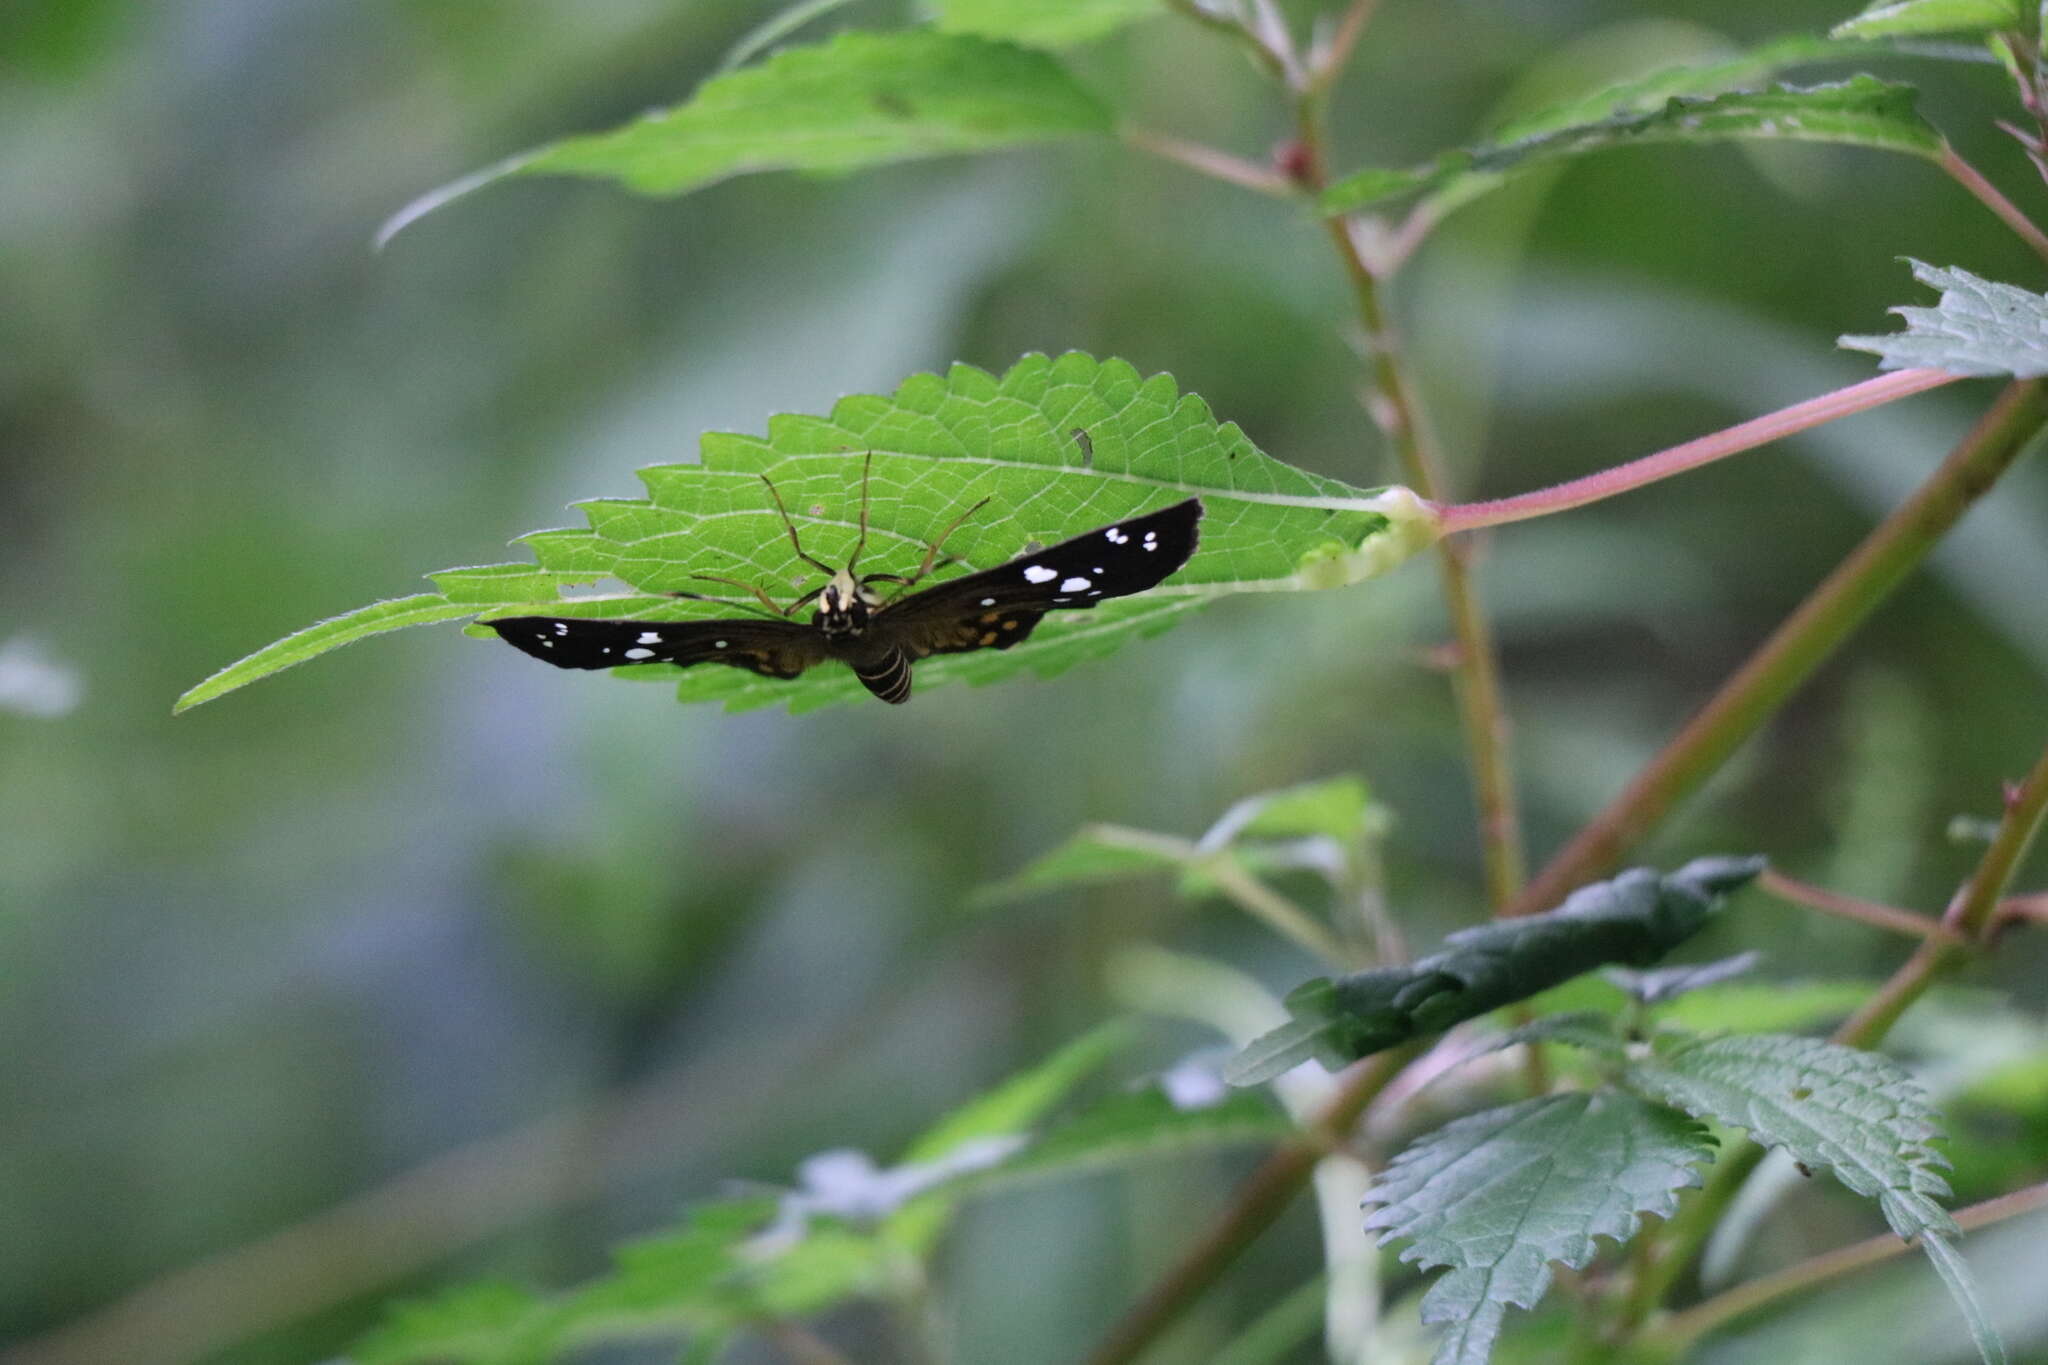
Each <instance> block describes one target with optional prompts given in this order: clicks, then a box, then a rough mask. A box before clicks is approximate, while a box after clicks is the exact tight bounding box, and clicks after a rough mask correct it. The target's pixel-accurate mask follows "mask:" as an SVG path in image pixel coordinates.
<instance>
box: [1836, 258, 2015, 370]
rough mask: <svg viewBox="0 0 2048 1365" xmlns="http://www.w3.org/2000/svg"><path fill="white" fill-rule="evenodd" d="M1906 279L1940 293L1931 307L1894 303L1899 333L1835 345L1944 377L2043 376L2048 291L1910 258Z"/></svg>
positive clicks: (1885, 365) (1894, 366) (1890, 366)
mask: <svg viewBox="0 0 2048 1365" xmlns="http://www.w3.org/2000/svg"><path fill="white" fill-rule="evenodd" d="M1912 266H1913V277H1914V278H1915V279H1917V280H1919V281H1920V282H1921V283H1922V284H1925V285H1931V286H1933V287H1934V288H1936V289H1939V290H1940V291H1941V301H1940V302H1939V303H1937V304H1935V306H1934V307H1932V308H1894V309H1892V310H1891V311H1892V312H1894V313H1897V314H1898V315H1899V316H1900V317H1902V318H1904V319H1905V320H1906V330H1905V331H1903V332H1893V333H1890V334H1888V335H1885V336H1845V337H1842V338H1840V340H1839V343H1838V344H1840V345H1843V346H1847V347H1849V348H1850V349H1852V350H1858V351H1874V352H1876V353H1877V354H1878V355H1880V356H1882V357H1883V360H1882V362H1881V364H1880V366H1879V368H1881V369H1886V370H1910V369H1918V368H1920V367H1922V366H1928V367H1932V368H1934V369H1939V370H1947V371H1948V372H1949V373H1951V374H1972V375H2011V376H2013V377H2014V378H2016V379H2038V378H2040V377H2041V376H2042V375H2048V296H2044V295H2041V294H2036V293H2034V292H2033V291H2032V290H2028V289H2021V288H2019V287H2018V286H2017V285H2011V284H1998V283H1995V282H1993V281H1991V280H1984V279H1979V278H1978V277H1977V276H1975V275H1972V274H1971V273H1970V272H1969V271H1967V270H1958V269H1955V268H1953V267H1946V266H1937V265H1927V264H1926V263H1924V262H1921V261H1914V262H1912Z"/></svg>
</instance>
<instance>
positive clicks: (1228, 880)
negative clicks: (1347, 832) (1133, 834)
mask: <svg viewBox="0 0 2048 1365" xmlns="http://www.w3.org/2000/svg"><path fill="white" fill-rule="evenodd" d="M1193 866H1194V867H1195V868H1196V869H1198V870H1199V871H1201V872H1202V873H1203V874H1204V875H1205V876H1207V877H1208V878H1209V880H1210V881H1212V882H1214V883H1215V884H1216V888H1217V890H1219V891H1221V892H1222V893H1223V894H1224V895H1226V896H1228V897H1229V898H1230V900H1231V902H1232V904H1234V905H1236V906H1237V907H1238V908H1239V909H1240V910H1243V911H1244V912H1245V913H1246V914H1248V915H1250V916H1252V917H1253V918H1254V919H1257V920H1260V921H1262V922H1263V923H1264V924H1265V925H1266V926H1267V927H1268V928H1270V929H1272V930H1273V931H1275V932H1276V933H1279V934H1282V935H1284V936H1286V937H1287V938H1290V939H1292V940H1293V941H1294V942H1296V943H1298V944H1300V945H1301V946H1302V947H1304V948H1306V949H1308V951H1310V952H1311V953H1314V954H1315V955H1316V957H1317V959H1318V960H1320V961H1322V962H1326V963H1328V964H1329V965H1331V966H1333V967H1340V968H1347V969H1348V968H1355V967H1357V966H1358V965H1359V964H1358V954H1357V953H1354V952H1351V951H1349V950H1348V949H1346V948H1345V946H1344V945H1343V944H1342V943H1340V942H1338V941H1337V937H1336V935H1334V934H1332V933H1331V932H1330V931H1329V930H1328V929H1325V928H1324V927H1323V926H1322V925H1321V924H1320V923H1318V922H1317V921H1316V920H1315V918H1314V917H1313V916H1311V915H1310V914H1309V913H1308V911H1306V910H1304V909H1302V908H1301V907H1300V906H1299V905H1296V904H1295V903H1294V902H1293V901H1291V900H1289V899H1288V898H1287V897H1285V896H1283V895H1281V894H1280V893H1279V892H1278V891H1275V890H1274V889H1273V888H1272V887H1270V886H1268V885H1266V884H1265V883H1264V882H1262V881H1260V880H1259V879H1258V878H1257V877H1254V876H1253V875H1252V874H1251V873H1249V872H1247V871H1245V867H1244V864H1243V863H1241V862H1239V861H1238V860H1237V858H1236V857H1235V856H1233V855H1232V854H1231V853H1229V852H1228V851H1226V852H1224V853H1222V854H1221V855H1212V856H1209V857H1204V858H1198V859H1197V860H1196V861H1195V862H1194V864H1193Z"/></svg>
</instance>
